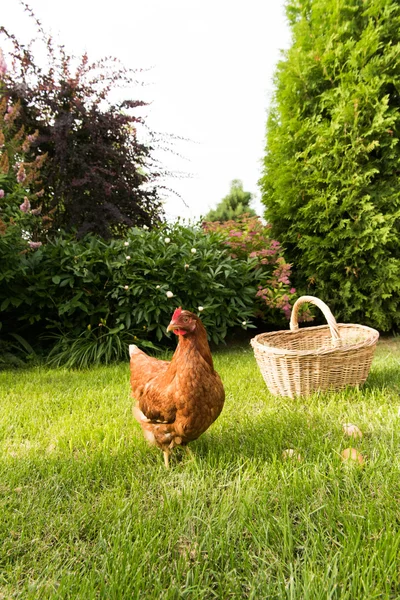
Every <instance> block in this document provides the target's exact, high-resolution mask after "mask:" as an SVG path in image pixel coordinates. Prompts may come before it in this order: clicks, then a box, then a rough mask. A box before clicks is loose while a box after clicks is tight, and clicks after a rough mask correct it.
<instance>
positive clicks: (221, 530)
mask: <svg viewBox="0 0 400 600" xmlns="http://www.w3.org/2000/svg"><path fill="white" fill-rule="evenodd" d="M214 356H215V363H216V366H217V368H218V370H219V372H220V374H221V376H222V378H223V381H224V383H225V388H226V395H227V399H226V405H225V408H224V411H223V413H222V415H221V417H220V418H219V419H218V421H217V422H216V423H215V424H214V425H213V427H212V428H211V429H210V430H209V431H208V432H207V433H206V434H204V435H203V436H202V438H200V439H199V440H198V441H196V442H194V443H193V444H192V445H191V447H192V450H193V453H194V456H195V457H194V460H190V459H188V457H186V455H185V454H183V453H182V454H181V455H176V458H175V459H173V460H172V468H171V469H170V471H166V470H165V468H164V466H163V460H162V454H161V452H160V451H158V450H157V449H153V448H150V447H148V446H147V445H146V443H145V441H144V440H143V438H142V434H141V431H140V430H139V427H138V426H137V424H136V423H134V422H133V419H132V416H131V399H130V396H129V381H128V378H129V373H128V366H127V365H117V366H108V367H103V368H100V367H99V368H93V369H91V370H87V371H82V372H77V371H68V370H61V369H60V370H50V369H46V368H35V369H30V370H27V371H7V372H3V373H0V390H1V391H0V539H1V544H0V598H4V599H8V598H31V599H35V600H36V599H42V598H57V599H63V598H71V599H82V600H90V599H92V598H104V599H107V600H111V599H115V600H122V599H123V600H125V599H128V598H129V599H130V598H133V599H136V598H143V599H153V598H154V599H168V600H170V599H171V600H172V599H178V598H185V599H193V600H201V599H207V600H208V599H212V598H217V599H224V600H225V599H228V598H238V599H241V598H253V599H275V598H276V599H280V598H288V599H299V600H300V599H301V600H305V599H310V600H318V599H324V600H325V599H327V598H335V599H336V598H338V599H339V598H340V599H348V600H356V599H367V600H370V599H371V600H372V599H375V598H392V599H395V598H399V597H400V571H399V564H400V560H399V559H400V534H399V525H400V509H399V500H400V469H399V459H400V447H399V437H400V436H399V425H400V418H399V414H398V410H399V405H400V398H399V391H400V375H399V372H400V371H399V362H400V342H398V341H397V340H396V339H391V340H386V341H384V342H383V343H380V345H379V348H378V351H377V354H376V358H375V360H374V363H373V368H372V371H371V374H370V377H369V379H368V382H367V384H366V386H364V388H363V389H361V390H357V389H354V390H346V391H343V392H339V393H331V394H323V395H315V396H313V397H312V398H309V399H298V400H288V399H279V398H274V397H272V396H271V395H270V394H269V393H268V391H267V389H266V388H265V385H264V383H263V381H262V379H261V376H260V374H259V372H258V368H257V366H256V364H255V361H254V358H253V355H252V352H251V350H250V348H248V347H246V348H238V349H230V350H225V351H223V352H220V353H215V355H214ZM344 422H351V423H355V424H357V425H358V426H359V427H360V429H361V430H362V431H363V433H364V437H363V439H362V440H357V441H349V439H346V438H345V437H344V436H343V433H342V429H341V425H342V423H344ZM348 446H355V447H357V448H358V450H359V451H360V452H361V453H362V454H363V456H364V457H365V459H366V462H365V466H364V468H359V467H355V466H354V467H353V468H351V467H350V466H346V465H344V464H342V462H341V460H340V456H339V455H340V452H341V451H342V450H343V449H344V448H346V447H348ZM289 447H292V448H295V449H296V451H297V452H299V453H300V454H301V456H302V457H303V460H302V462H297V461H295V460H287V461H284V460H282V451H283V450H284V449H285V448H289Z"/></svg>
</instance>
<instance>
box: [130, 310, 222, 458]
mask: <svg viewBox="0 0 400 600" xmlns="http://www.w3.org/2000/svg"><path fill="white" fill-rule="evenodd" d="M174 319H175V320H174ZM170 328H171V329H176V330H178V331H180V332H181V331H186V334H185V335H179V342H178V346H177V349H176V351H175V353H174V356H173V357H172V360H171V362H168V361H160V360H157V359H155V358H151V357H149V356H147V355H146V354H145V353H144V352H142V351H141V350H139V349H138V348H136V347H131V348H132V351H131V362H130V368H131V387H132V395H133V397H134V398H135V399H136V401H137V405H136V408H135V409H134V414H135V418H136V419H137V420H138V421H139V423H140V425H141V427H142V429H143V433H144V435H145V437H146V438H147V439H148V441H150V443H153V444H155V445H157V446H159V447H160V448H161V449H163V450H164V452H166V451H167V449H168V450H169V449H172V448H173V447H174V446H176V445H180V444H182V445H186V444H187V443H188V442H190V441H192V440H195V439H197V438H198V437H199V436H200V435H201V434H202V433H204V431H206V430H207V429H208V428H209V427H210V425H211V424H212V423H213V422H214V421H215V419H216V418H217V417H218V416H219V414H220V413H221V410H222V408H223V405H224V399H225V392H224V388H223V385H222V382H221V379H220V377H219V375H218V373H217V372H216V371H215V370H214V365H213V360H212V356H211V352H210V347H209V345H208V341H207V333H206V330H205V328H204V326H203V324H202V322H201V321H200V319H199V318H198V317H197V316H196V315H194V314H193V313H190V312H189V311H180V312H179V311H176V312H175V313H174V316H173V320H172V321H171V323H170V326H169V329H170ZM167 462H168V460H166V464H167Z"/></svg>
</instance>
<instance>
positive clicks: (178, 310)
mask: <svg viewBox="0 0 400 600" xmlns="http://www.w3.org/2000/svg"><path fill="white" fill-rule="evenodd" d="M181 312H182V307H181V306H180V307H179V308H177V309H176V310H175V312H174V314H173V315H172V320H173V321H176V320H177V319H179V317H180V316H181Z"/></svg>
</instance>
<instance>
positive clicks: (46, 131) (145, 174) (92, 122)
mask: <svg viewBox="0 0 400 600" xmlns="http://www.w3.org/2000/svg"><path fill="white" fill-rule="evenodd" d="M25 9H26V11H27V12H28V13H29V14H30V16H31V17H32V19H34V20H35V22H36V26H37V30H38V38H37V43H39V44H40V46H39V49H40V50H42V49H44V51H45V53H46V55H47V66H46V68H42V67H41V66H40V65H39V64H38V63H37V60H36V59H35V56H34V54H33V48H35V47H36V46H35V45H32V44H30V45H29V46H25V45H23V44H22V43H21V42H20V41H19V40H18V39H17V38H16V37H15V36H14V35H13V34H11V33H9V32H7V31H6V30H5V29H4V27H0V35H1V38H0V39H2V41H3V43H4V45H5V46H7V48H9V53H8V57H9V61H8V62H9V64H8V70H7V71H5V73H4V76H3V79H4V84H5V89H3V94H4V95H5V97H6V98H7V102H8V103H11V104H15V103H18V106H19V110H18V115H17V116H16V124H17V125H18V127H19V128H22V127H23V128H24V130H25V131H26V133H33V132H35V131H36V135H35V140H34V143H33V144H32V148H33V149H34V150H35V151H36V152H39V153H41V154H46V155H47V160H46V162H45V164H44V166H43V169H42V177H43V188H44V194H43V197H42V204H43V209H44V210H45V211H46V212H47V213H49V212H51V213H52V225H51V231H52V232H55V231H57V230H58V229H59V228H60V227H61V228H63V229H64V230H67V231H72V230H76V231H77V232H78V235H79V236H83V235H85V234H86V233H89V232H93V233H97V234H99V235H101V236H103V237H105V238H107V237H111V236H115V235H119V234H121V233H122V232H123V231H124V230H126V229H127V228H129V227H132V226H133V225H143V224H146V225H147V226H152V225H154V224H155V223H157V222H158V221H159V219H160V217H161V216H162V214H163V210H162V204H161V201H160V198H159V196H158V192H157V189H156V180H157V178H158V176H159V174H160V168H159V166H158V165H156V164H155V163H154V161H153V159H152V146H151V145H150V143H143V142H142V141H141V140H140V136H139V134H138V130H139V129H140V128H144V125H145V124H144V121H143V118H142V117H140V116H138V113H137V109H138V107H140V106H143V105H144V102H142V101H140V100H124V101H123V102H120V103H114V102H112V101H111V100H110V93H111V92H115V89H116V88H121V87H127V86H133V85H134V84H135V83H136V80H135V76H136V74H135V72H134V71H132V70H129V69H126V68H124V67H123V66H122V65H121V64H120V63H119V62H118V61H117V59H114V58H107V59H104V60H101V61H98V62H90V60H89V58H88V56H87V55H86V54H84V55H83V56H82V57H81V58H80V59H76V58H75V57H73V56H71V55H69V54H68V53H67V51H66V50H65V48H64V46H61V45H56V44H55V43H54V41H53V39H52V37H51V36H49V35H47V34H46V33H45V32H44V30H43V28H42V25H41V24H40V22H39V21H37V20H36V19H35V17H34V15H33V13H32V11H31V10H30V9H29V8H28V7H27V6H25ZM143 131H144V130H143ZM143 135H144V134H143ZM146 137H147V138H149V137H150V139H152V137H153V139H154V136H152V134H151V133H150V132H149V131H147V130H146Z"/></svg>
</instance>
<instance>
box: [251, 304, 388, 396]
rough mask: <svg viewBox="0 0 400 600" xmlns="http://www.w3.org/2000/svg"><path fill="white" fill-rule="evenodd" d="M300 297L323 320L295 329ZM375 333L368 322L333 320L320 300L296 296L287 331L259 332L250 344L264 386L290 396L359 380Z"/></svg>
mask: <svg viewBox="0 0 400 600" xmlns="http://www.w3.org/2000/svg"><path fill="white" fill-rule="evenodd" d="M304 302H310V303H312V304H315V305H316V306H318V308H320V309H321V310H322V312H323V314H324V316H325V318H326V320H327V322H328V325H322V326H319V327H307V328H305V329H301V330H299V325H298V320H297V316H298V311H299V307H300V306H301V304H303V303H304ZM378 338H379V333H378V332H377V331H376V330H375V329H372V328H371V327H365V326H364V325H351V324H347V325H344V324H342V323H339V324H338V323H336V320H335V317H334V316H333V315H332V313H331V311H330V310H329V308H328V307H327V305H326V304H325V303H324V302H322V300H319V298H315V297H314V296H302V297H301V298H299V299H298V300H297V302H296V303H295V305H294V306H293V311H292V316H291V319H290V331H275V332H272V333H262V334H260V335H257V336H256V337H255V338H253V339H252V340H251V345H252V346H253V349H254V354H255V357H256V360H257V363H258V366H259V367H260V371H261V374H262V376H263V377H264V380H265V383H266V384H267V386H268V389H269V391H270V392H271V393H272V394H274V395H275V396H290V397H291V398H293V397H295V396H303V395H308V394H311V393H312V392H314V391H316V390H326V389H329V388H331V389H340V388H344V387H346V386H347V385H358V384H361V383H364V381H365V380H366V379H367V377H368V373H369V370H370V367H371V362H372V358H373V355H374V351H375V347H376V343H377V341H378Z"/></svg>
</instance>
